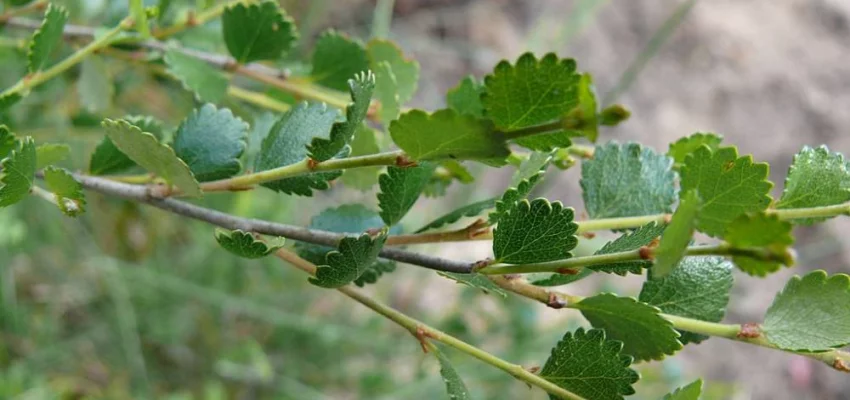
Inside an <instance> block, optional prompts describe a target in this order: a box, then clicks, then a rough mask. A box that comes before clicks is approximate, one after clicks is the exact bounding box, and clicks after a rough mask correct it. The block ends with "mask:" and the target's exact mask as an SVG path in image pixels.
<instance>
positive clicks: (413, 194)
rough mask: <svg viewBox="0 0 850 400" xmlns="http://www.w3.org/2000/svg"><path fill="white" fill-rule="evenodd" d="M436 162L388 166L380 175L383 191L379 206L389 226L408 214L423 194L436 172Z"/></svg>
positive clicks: (380, 184) (379, 198) (379, 182)
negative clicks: (411, 165) (410, 165)
mask: <svg viewBox="0 0 850 400" xmlns="http://www.w3.org/2000/svg"><path fill="white" fill-rule="evenodd" d="M435 168H436V165H435V164H432V163H422V164H420V165H418V166H415V167H395V166H390V167H387V172H385V173H383V174H381V176H380V177H378V184H379V186H380V187H381V191H380V192H379V193H378V206H379V207H380V208H381V212H380V215H381V218H382V219H383V220H384V223H385V224H387V226H393V225H395V224H397V223H398V222H399V221H401V219H402V218H403V217H404V215H405V214H407V212H408V211H410V209H411V208H412V207H413V204H414V203H416V200H417V199H418V198H419V196H420V195H421V194H422V189H424V188H425V185H426V184H427V183H428V180H429V179H431V175H433V174H434V169H435Z"/></svg>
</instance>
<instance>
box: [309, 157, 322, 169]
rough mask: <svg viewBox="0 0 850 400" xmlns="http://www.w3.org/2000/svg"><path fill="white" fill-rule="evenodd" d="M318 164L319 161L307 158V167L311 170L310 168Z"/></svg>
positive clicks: (314, 167)
mask: <svg viewBox="0 0 850 400" xmlns="http://www.w3.org/2000/svg"><path fill="white" fill-rule="evenodd" d="M318 166H319V161H316V160H314V159H312V158H308V159H307V169H309V170H311V171H312V170H314V169H316V167H318Z"/></svg>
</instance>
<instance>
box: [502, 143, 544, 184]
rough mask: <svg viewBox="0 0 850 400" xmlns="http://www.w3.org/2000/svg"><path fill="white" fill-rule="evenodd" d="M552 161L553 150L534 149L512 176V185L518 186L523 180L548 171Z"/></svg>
mask: <svg viewBox="0 0 850 400" xmlns="http://www.w3.org/2000/svg"><path fill="white" fill-rule="evenodd" d="M551 162H552V152H545V153H544V152H539V151H533V152H531V154H529V156H528V158H526V159H525V160H524V161H523V162H522V163H521V164H520V165H519V168H517V170H516V171H515V172H514V175H513V176H512V177H511V186H517V185H519V184H520V183H521V182H522V181H524V180H526V179H530V178H531V177H532V176H534V175H537V174H538V173H543V172H546V169H547V168H548V167H549V163H551Z"/></svg>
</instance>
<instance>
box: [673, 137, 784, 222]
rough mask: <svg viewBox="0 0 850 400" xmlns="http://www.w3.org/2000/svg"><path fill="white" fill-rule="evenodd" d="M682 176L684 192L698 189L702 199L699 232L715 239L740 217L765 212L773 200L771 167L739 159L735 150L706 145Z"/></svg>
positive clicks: (689, 161)
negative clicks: (713, 148) (714, 148)
mask: <svg viewBox="0 0 850 400" xmlns="http://www.w3.org/2000/svg"><path fill="white" fill-rule="evenodd" d="M680 174H681V176H682V179H681V186H682V192H685V191H688V190H696V191H697V193H698V194H699V197H700V199H702V208H701V210H700V218H699V223H698V224H697V229H698V230H700V231H701V232H704V233H706V234H708V235H711V236H722V235H723V234H724V233H725V232H726V227H727V225H729V223H730V222H732V221H733V220H734V219H735V218H737V217H738V216H739V215H741V214H744V213H748V212H757V211H762V210H764V209H766V208H767V206H768V205H769V204H770V201H771V198H770V195H768V193H769V192H770V188H771V187H773V184H772V183H771V182H770V181H768V180H767V176H768V165H767V164H766V163H753V158H752V156H743V157H738V150H737V149H736V148H734V147H721V148H718V149H717V150H715V151H712V150H711V149H710V148H709V147H708V146H707V145H702V146H700V147H699V148H697V149H696V150H695V151H694V152H693V153H691V154H690V155H689V156H687V157H686V158H685V163H684V164H683V165H682V168H681V170H680Z"/></svg>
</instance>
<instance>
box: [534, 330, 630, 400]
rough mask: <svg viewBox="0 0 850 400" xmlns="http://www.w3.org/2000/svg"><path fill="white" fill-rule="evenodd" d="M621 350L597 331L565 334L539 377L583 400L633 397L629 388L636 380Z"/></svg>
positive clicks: (615, 342) (621, 346)
mask: <svg viewBox="0 0 850 400" xmlns="http://www.w3.org/2000/svg"><path fill="white" fill-rule="evenodd" d="M622 349H623V343H622V342H618V341H616V340H609V339H606V338H605V331H603V330H601V329H590V330H588V331H585V330H584V328H579V329H578V330H577V331H576V332H575V333H572V332H567V333H566V334H565V335H564V338H563V339H561V341H559V342H558V344H557V345H555V347H554V348H553V349H552V354H551V355H550V356H549V359H547V360H546V364H544V365H543V369H541V370H540V377H541V378H543V379H546V380H548V381H550V382H552V383H554V384H556V385H558V386H560V387H562V388H564V389H567V390H569V391H571V392H573V393H575V394H577V395H579V396H582V397H584V398H587V399H593V400H622V399H623V398H624V397H625V396H628V395H631V394H634V393H635V389H634V388H633V387H632V384H634V383H635V382H637V381H638V379H639V378H640V375H639V374H638V373H637V372H636V371H635V370H633V369H631V368H629V365H631V363H632V357H629V356H627V355H623V354H621V353H620V352H621V350H622ZM549 397H550V398H551V399H553V400H556V399H557V398H556V397H554V396H552V395H550V396H549Z"/></svg>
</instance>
